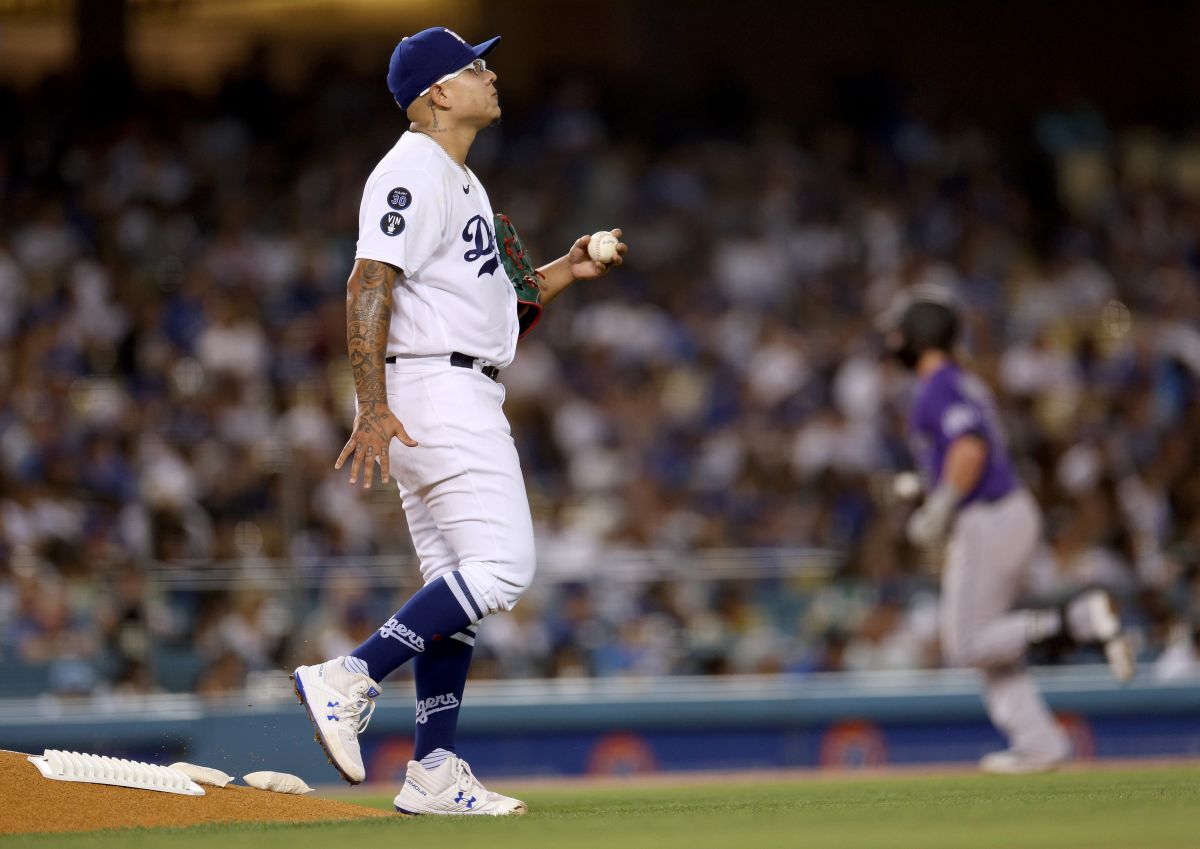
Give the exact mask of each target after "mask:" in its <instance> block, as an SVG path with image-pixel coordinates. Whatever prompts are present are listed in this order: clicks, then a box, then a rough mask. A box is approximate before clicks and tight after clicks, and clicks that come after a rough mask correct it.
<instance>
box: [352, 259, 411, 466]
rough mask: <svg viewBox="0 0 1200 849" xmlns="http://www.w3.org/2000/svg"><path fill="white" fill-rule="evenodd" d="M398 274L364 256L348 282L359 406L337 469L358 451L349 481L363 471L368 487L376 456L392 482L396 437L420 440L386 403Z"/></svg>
mask: <svg viewBox="0 0 1200 849" xmlns="http://www.w3.org/2000/svg"><path fill="white" fill-rule="evenodd" d="M399 274H400V271H399V270H398V269H397V268H395V267H394V266H391V265H388V264H387V263H386V262H379V261H377V260H373V259H359V260H355V262H354V269H353V271H351V272H350V279H349V280H347V281H346V347H347V348H348V350H349V352H350V369H351V371H352V372H353V373H354V388H355V390H356V395H357V396H358V408H357V410H356V411H355V413H354V432H353V433H351V434H350V439H349V441H348V442H347V443H346V446H345V447H344V448H342V453H341V454H340V455H339V456H338V458H337V462H336V463H334V466H333V467H334V468H335V469H340V468H341V467H342V464H344V463H345V462H346V460H347V459H348V458H349V457H350V455H351V454H353V455H354V462H353V463H352V464H351V465H350V483H355V482H357V480H358V475H359V472H360V471H361V472H363V488H364V489H369V488H370V486H371V463H373V462H374V461H376V460H378V461H379V470H380V474H381V477H382V478H383V482H384V483H387V482H388V481H389V480H390V476H389V472H390V469H389V462H388V460H389V458H388V449H389V447H390V446H391V444H392V439H393V437H394V438H396V439H399V440H400V441H401V442H402V443H404V444H405V445H407V446H409V447H410V448H414V447H416V444H417V443H416V442H415V441H414V440H413V438H412V437H410V436H409V435H408V433H407V432H406V431H405V430H404V425H403V424H401V423H400V420H399V419H398V418H396V416H395V414H394V413H392V410H391V408H390V407H389V406H388V402H387V377H386V375H385V373H384V366H385V363H384V359H385V357H386V356H387V340H388V325H389V324H390V323H391V319H392V286H393V285H394V284H395V282H396V277H397V276H398V275H399ZM364 463H365V465H364Z"/></svg>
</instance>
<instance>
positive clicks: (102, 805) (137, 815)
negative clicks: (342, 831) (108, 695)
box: [0, 750, 396, 834]
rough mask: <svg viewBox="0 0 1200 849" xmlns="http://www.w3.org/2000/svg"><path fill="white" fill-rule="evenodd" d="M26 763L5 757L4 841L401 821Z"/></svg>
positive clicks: (321, 803)
mask: <svg viewBox="0 0 1200 849" xmlns="http://www.w3.org/2000/svg"><path fill="white" fill-rule="evenodd" d="M26 757H27V756H26V755H22V754H19V753H18V752H7V751H3V750H0V799H3V800H4V801H5V804H3V805H0V834H29V833H34V832H43V833H44V832H58V831H96V830H99V829H104V828H156V827H175V828H183V827H187V826H190V825H200V824H201V823H222V822H312V821H316V820H352V819H363V818H367V817H391V816H396V815H395V814H390V813H388V812H387V811H381V810H377V809H375V808H364V807H362V806H361V805H351V804H349V803H346V802H333V801H330V800H328V799H312V798H309V797H307V796H290V795H287V794H284V793H271V792H268V791H266V790H255V789H254V788H252V787H235V786H233V785H232V784H230V785H228V786H226V787H210V786H209V785H207V784H206V785H203V787H204V795H203V796H179V795H176V794H174V793H160V792H156V791H153V790H131V789H130V788H128V787H111V786H109V785H106V784H83V783H80V782H73V781H51V780H50V779H48V778H43V777H42V774H41V773H40V772H38V770H37V767H35V766H34V765H33V764H31V763H30V762H29V761H27V760H26V759H25V758H26Z"/></svg>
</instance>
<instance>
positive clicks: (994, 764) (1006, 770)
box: [979, 749, 1068, 775]
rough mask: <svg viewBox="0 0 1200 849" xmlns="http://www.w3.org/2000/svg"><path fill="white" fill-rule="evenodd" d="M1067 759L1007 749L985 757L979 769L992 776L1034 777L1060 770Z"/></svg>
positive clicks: (981, 759) (1060, 755)
mask: <svg viewBox="0 0 1200 849" xmlns="http://www.w3.org/2000/svg"><path fill="white" fill-rule="evenodd" d="M1067 758H1068V755H1067V754H1055V755H1035V754H1028V753H1026V752H1019V751H1017V750H1016V749H1005V750H1004V751H1003V752H992V753H991V754H987V755H984V756H983V757H982V758H980V760H979V768H980V769H981V770H983V771H984V772H988V773H991V774H992V775H1034V774H1036V773H1040V772H1052V771H1054V770H1056V769H1058V767H1059V766H1061V765H1062V764H1063V763H1065V762H1066V760H1067Z"/></svg>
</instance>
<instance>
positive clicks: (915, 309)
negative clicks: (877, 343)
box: [879, 286, 960, 368]
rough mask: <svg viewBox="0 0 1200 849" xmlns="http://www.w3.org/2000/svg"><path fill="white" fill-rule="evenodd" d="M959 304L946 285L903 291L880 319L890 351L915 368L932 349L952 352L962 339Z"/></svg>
mask: <svg viewBox="0 0 1200 849" xmlns="http://www.w3.org/2000/svg"><path fill="white" fill-rule="evenodd" d="M959 323H960V322H959V317H958V307H957V304H956V303H955V299H954V296H953V294H952V293H951V292H950V291H949V290H947V289H944V288H942V287H933V286H915V287H913V288H912V289H909V290H907V291H905V292H901V293H900V294H899V295H898V296H897V298H896V300H895V301H893V303H892V306H891V307H890V308H889V309H888V311H887V312H886V313H885V314H884V316H883V318H882V319H881V321H880V328H879V329H880V330H881V332H882V333H883V344H884V347H885V348H886V349H887V352H888V353H889V354H891V355H892V356H894V357H895V358H896V359H898V360H899V361H900V362H901V363H903V364H904V365H905V367H907V368H915V367H916V365H917V361H918V360H920V359H921V355H922V354H923V353H925V352H926V351H929V350H936V351H945V352H946V353H950V352H951V351H952V350H953V349H954V343H955V342H956V341H957V340H958V331H959Z"/></svg>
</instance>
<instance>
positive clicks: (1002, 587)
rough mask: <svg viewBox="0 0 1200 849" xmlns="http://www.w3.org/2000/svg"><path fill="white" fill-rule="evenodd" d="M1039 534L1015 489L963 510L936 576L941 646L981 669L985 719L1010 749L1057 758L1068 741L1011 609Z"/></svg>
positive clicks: (1034, 511) (1024, 497)
mask: <svg viewBox="0 0 1200 849" xmlns="http://www.w3.org/2000/svg"><path fill="white" fill-rule="evenodd" d="M1040 532H1041V514H1040V511H1039V510H1038V507H1037V504H1036V503H1035V502H1034V500H1033V497H1032V496H1031V495H1029V493H1028V492H1026V491H1024V490H1019V491H1017V492H1014V493H1013V494H1011V495H1009V496H1007V497H1006V498H1003V499H1000V500H999V501H996V502H994V503H991V504H976V505H971V506H969V507H967V508H965V509H964V510H963V511H962V512H961V513H960V514H959V516H958V519H957V521H956V522H955V527H954V532H953V534H952V535H951V538H950V542H949V546H948V548H947V551H946V566H945V571H944V573H943V575H942V600H941V606H942V650H943V652H944V653H945V655H946V658H947V660H948V661H949V662H950V663H952V664H955V665H959V666H972V667H975V668H976V669H979V670H980V671H981V672H982V673H983V698H984V704H985V706H986V708H987V712H988V717H989V718H990V719H991V720H992V723H993V724H994V725H995V726H996V727H997V728H998V729H999V730H1000V731H1001V732H1002V733H1003V734H1004V735H1006V736H1007V737H1008V739H1009V743H1010V746H1011V747H1012V748H1013V749H1016V750H1019V751H1022V752H1027V753H1030V754H1043V755H1049V754H1054V755H1059V754H1061V753H1062V752H1064V751H1066V750H1067V748H1068V746H1069V743H1068V741H1067V737H1066V735H1065V733H1064V732H1063V731H1062V729H1061V728H1059V726H1058V724H1057V723H1056V722H1055V721H1054V717H1053V716H1052V715H1051V713H1050V711H1049V709H1048V708H1047V707H1046V703H1045V701H1044V700H1043V699H1042V696H1041V693H1039V692H1038V689H1037V686H1036V684H1035V683H1034V681H1033V678H1032V677H1031V676H1030V675H1029V673H1028V671H1026V669H1025V651H1026V649H1027V647H1028V640H1029V636H1028V626H1027V622H1028V617H1027V614H1026V613H1024V612H1022V611H1014V610H1012V606H1013V604H1014V603H1015V602H1016V600H1017V598H1018V597H1019V596H1020V594H1021V592H1022V591H1023V588H1024V586H1025V581H1026V579H1027V575H1028V567H1029V561H1030V559H1031V558H1032V556H1033V552H1034V548H1035V546H1036V543H1037V540H1038V536H1039V534H1040Z"/></svg>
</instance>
